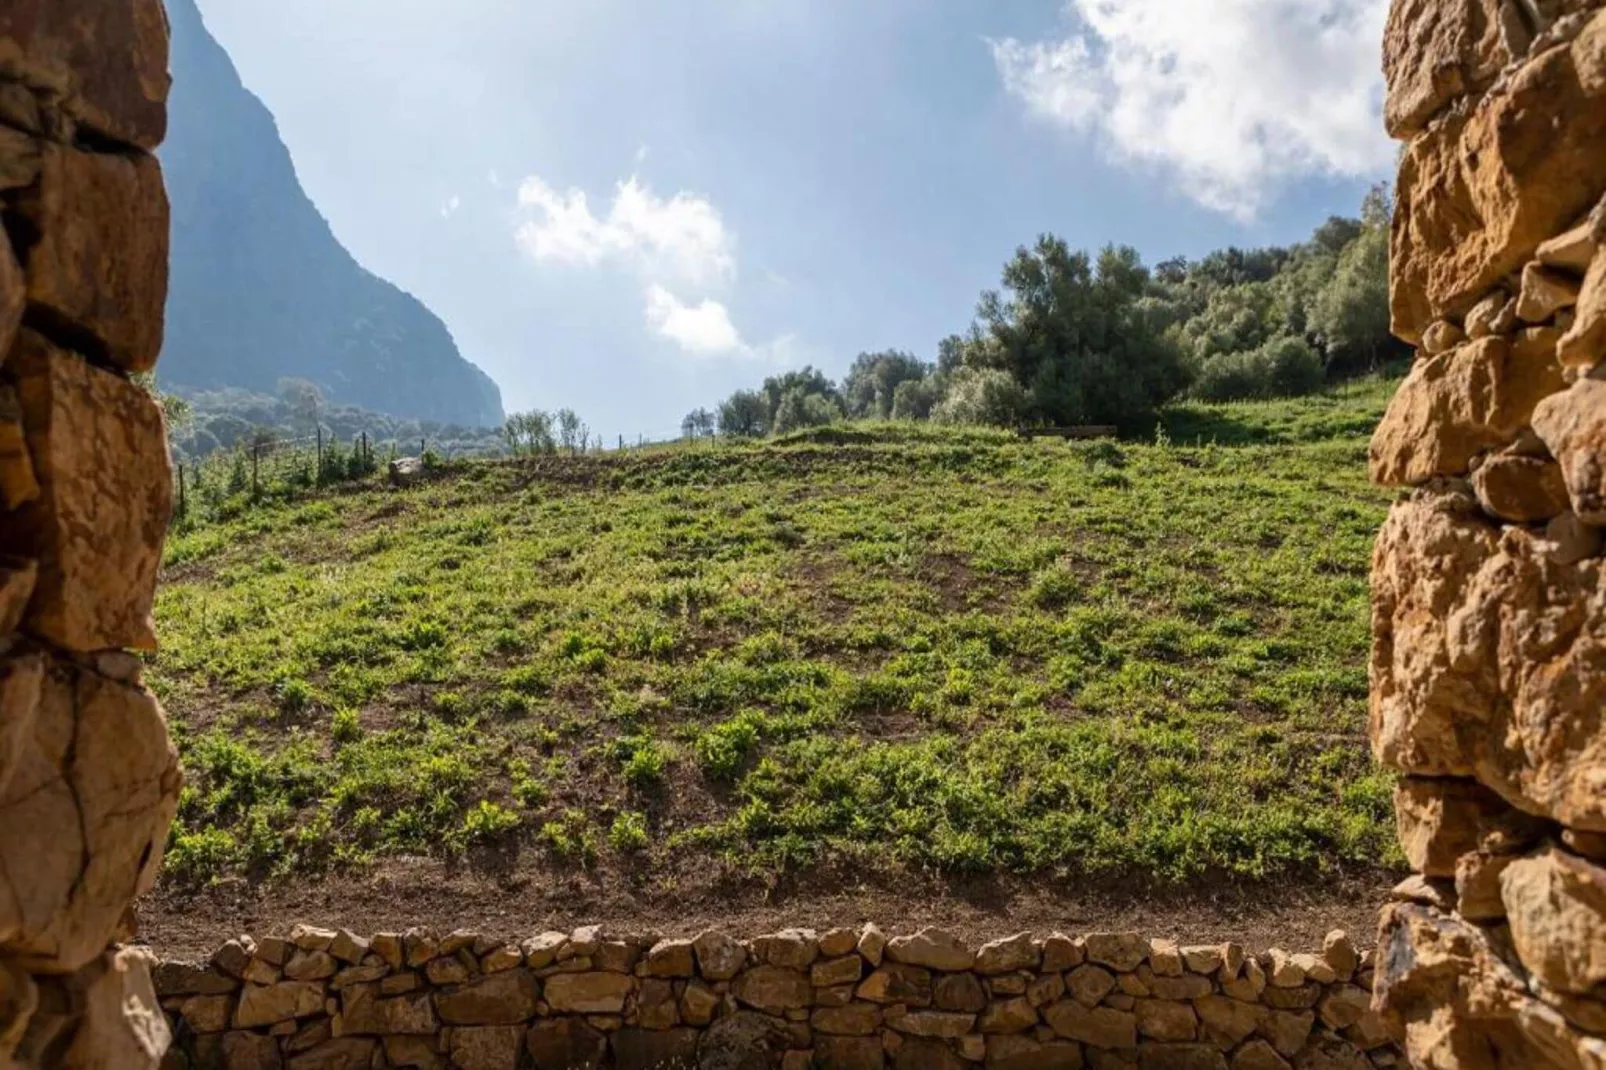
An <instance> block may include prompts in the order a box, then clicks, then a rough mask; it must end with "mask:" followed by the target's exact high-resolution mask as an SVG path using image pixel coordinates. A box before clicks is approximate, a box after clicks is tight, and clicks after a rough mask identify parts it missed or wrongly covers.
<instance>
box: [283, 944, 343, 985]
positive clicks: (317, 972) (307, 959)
mask: <svg viewBox="0 0 1606 1070" xmlns="http://www.w3.org/2000/svg"><path fill="white" fill-rule="evenodd" d="M338 968H339V964H338V963H337V962H335V957H334V956H333V955H331V954H329V952H327V951H301V950H297V951H296V953H295V954H293V955H291V956H290V961H289V962H287V963H285V966H284V975H285V976H286V977H288V978H289V979H290V980H292V981H321V980H324V979H325V978H329V977H333V976H334V975H335V971H336V970H337V969H338Z"/></svg>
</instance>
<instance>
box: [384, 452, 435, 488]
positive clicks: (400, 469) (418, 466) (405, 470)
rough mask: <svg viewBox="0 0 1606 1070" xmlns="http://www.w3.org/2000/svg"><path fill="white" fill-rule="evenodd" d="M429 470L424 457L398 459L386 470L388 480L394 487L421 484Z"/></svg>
mask: <svg viewBox="0 0 1606 1070" xmlns="http://www.w3.org/2000/svg"><path fill="white" fill-rule="evenodd" d="M428 474H429V470H428V469H427V468H425V467H424V459H423V458H422V457H397V458H396V459H395V460H393V461H391V462H390V465H389V466H388V467H387V469H386V479H387V480H388V481H389V482H390V485H391V486H393V487H411V486H414V485H415V484H418V483H421V482H423V480H424V477H425V476H427V475H428Z"/></svg>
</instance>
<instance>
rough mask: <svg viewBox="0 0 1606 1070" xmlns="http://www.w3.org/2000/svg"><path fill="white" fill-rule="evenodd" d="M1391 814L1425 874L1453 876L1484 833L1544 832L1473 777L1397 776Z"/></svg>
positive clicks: (1528, 835) (1521, 836)
mask: <svg viewBox="0 0 1606 1070" xmlns="http://www.w3.org/2000/svg"><path fill="white" fill-rule="evenodd" d="M1394 814H1395V821H1396V824H1397V825H1398V827H1399V834H1400V846H1401V847H1402V848H1403V849H1404V851H1405V857H1406V861H1408V862H1409V863H1410V865H1411V868H1412V869H1414V870H1416V871H1417V872H1418V873H1421V874H1423V875H1425V876H1428V877H1454V876H1455V873H1456V860H1457V859H1459V858H1460V857H1461V856H1462V855H1464V854H1468V853H1470V852H1473V851H1476V850H1478V848H1479V846H1480V845H1481V844H1482V842H1483V839H1484V837H1485V836H1488V835H1491V834H1500V835H1503V836H1509V837H1510V838H1511V839H1512V840H1513V841H1514V842H1515V843H1517V844H1521V843H1524V842H1528V841H1531V840H1532V839H1534V838H1537V837H1538V836H1539V835H1541V834H1542V833H1543V831H1544V829H1543V826H1542V824H1541V823H1539V822H1537V821H1535V820H1534V819H1533V818H1530V817H1528V816H1527V815H1525V814H1521V813H1519V812H1517V811H1515V810H1513V809H1512V808H1511V807H1510V806H1508V805H1507V804H1506V803H1505V801H1504V800H1502V799H1501V798H1500V797H1499V796H1498V795H1496V794H1495V793H1494V792H1492V791H1490V790H1489V789H1487V788H1485V787H1484V786H1483V785H1481V784H1479V783H1477V782H1476V781H1472V780H1449V779H1428V778H1419V777H1405V778H1402V779H1401V780H1399V781H1398V782H1396V784H1395V787H1394ZM1272 983H1273V984H1276V983H1277V982H1276V979H1275V978H1273V980H1272Z"/></svg>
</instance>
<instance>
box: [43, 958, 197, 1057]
mask: <svg viewBox="0 0 1606 1070" xmlns="http://www.w3.org/2000/svg"><path fill="white" fill-rule="evenodd" d="M81 976H82V977H84V978H89V977H92V979H89V980H88V983H87V985H86V986H85V987H84V988H83V990H82V992H80V993H75V996H76V999H75V1002H78V1006H77V1007H75V1008H74V1009H75V1010H77V1011H78V1015H77V1019H78V1020H77V1031H76V1033H75V1034H74V1035H73V1037H72V1040H71V1041H70V1042H69V1043H68V1044H67V1047H66V1049H65V1050H64V1051H60V1052H58V1053H57V1055H56V1057H55V1059H53V1060H52V1062H53V1063H54V1065H58V1066H61V1067H63V1068H64V1070H100V1068H103V1067H119V1068H121V1067H128V1068H130V1070H134V1068H141V1070H154V1068H155V1067H156V1065H157V1062H158V1061H159V1060H160V1059H161V1057H162V1053H163V1052H164V1051H166V1050H167V1046H168V1044H169V1043H171V1041H172V1034H171V1033H170V1032H169V1031H168V1025H167V1018H166V1016H164V1015H163V1014H162V1009H161V1006H160V1005H159V1004H158V1003H157V1000H156V990H155V989H154V988H153V987H152V986H151V977H150V959H149V955H148V952H146V951H145V950H144V949H142V948H125V949H123V950H121V951H108V952H106V953H105V954H104V955H102V956H101V958H100V961H99V963H98V964H97V969H96V970H95V971H85V974H84V975H81ZM79 1001H81V1002H79Z"/></svg>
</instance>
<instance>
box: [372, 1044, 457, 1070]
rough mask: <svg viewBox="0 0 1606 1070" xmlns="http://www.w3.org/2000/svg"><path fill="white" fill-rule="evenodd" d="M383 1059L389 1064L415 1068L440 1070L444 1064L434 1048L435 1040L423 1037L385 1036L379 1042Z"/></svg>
mask: <svg viewBox="0 0 1606 1070" xmlns="http://www.w3.org/2000/svg"><path fill="white" fill-rule="evenodd" d="M380 1043H381V1044H382V1045H383V1046H384V1049H385V1059H386V1061H387V1062H389V1063H390V1065H391V1066H398V1067H413V1068H415V1070H442V1068H443V1067H444V1066H445V1065H446V1063H445V1060H443V1059H442V1058H441V1056H440V1053H439V1052H437V1051H436V1050H435V1041H434V1040H433V1039H432V1038H430V1039H426V1038H424V1037H385V1038H384V1040H382V1041H381V1042H380Z"/></svg>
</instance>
